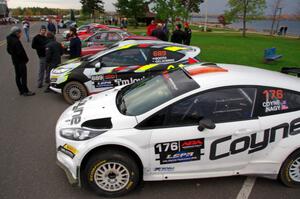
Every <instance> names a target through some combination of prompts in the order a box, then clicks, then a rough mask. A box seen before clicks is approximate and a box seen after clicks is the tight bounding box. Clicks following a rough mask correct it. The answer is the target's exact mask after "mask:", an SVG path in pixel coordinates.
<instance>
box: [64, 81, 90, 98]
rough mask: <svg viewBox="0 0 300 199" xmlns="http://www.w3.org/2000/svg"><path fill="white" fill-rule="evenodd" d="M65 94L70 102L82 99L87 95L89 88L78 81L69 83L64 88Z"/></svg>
mask: <svg viewBox="0 0 300 199" xmlns="http://www.w3.org/2000/svg"><path fill="white" fill-rule="evenodd" d="M63 96H64V98H65V100H66V101H67V102H68V103H69V104H73V103H74V102H76V101H78V100H81V99H83V98H85V97H86V96H87V90H86V88H85V86H84V85H83V84H81V83H80V82H77V81H72V82H69V83H67V84H66V85H65V86H64V88H63Z"/></svg>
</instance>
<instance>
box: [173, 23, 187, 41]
mask: <svg viewBox="0 0 300 199" xmlns="http://www.w3.org/2000/svg"><path fill="white" fill-rule="evenodd" d="M184 40H185V33H184V32H183V31H182V30H181V24H177V25H176V30H175V31H174V32H173V34H172V37H171V42H174V43H178V44H183V41H184Z"/></svg>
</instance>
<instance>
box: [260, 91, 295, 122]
mask: <svg viewBox="0 0 300 199" xmlns="http://www.w3.org/2000/svg"><path fill="white" fill-rule="evenodd" d="M257 109H258V112H259V115H261V116H266V115H273V114H280V113H286V112H290V111H295V110H300V93H297V92H295V91H290V90H285V89H280V88H270V87H262V88H261V89H260V91H259V102H258V107H257Z"/></svg>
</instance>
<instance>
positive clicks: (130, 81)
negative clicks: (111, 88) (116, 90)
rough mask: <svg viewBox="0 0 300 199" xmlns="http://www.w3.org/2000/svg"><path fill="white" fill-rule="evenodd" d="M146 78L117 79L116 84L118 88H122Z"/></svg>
mask: <svg viewBox="0 0 300 199" xmlns="http://www.w3.org/2000/svg"><path fill="white" fill-rule="evenodd" d="M144 78H145V76H143V77H140V78H134V77H130V78H128V79H116V80H115V82H116V84H117V85H118V86H122V85H127V84H133V83H135V82H138V81H141V80H143V79H144Z"/></svg>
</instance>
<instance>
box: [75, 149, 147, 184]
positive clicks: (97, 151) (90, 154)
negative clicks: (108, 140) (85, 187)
mask: <svg viewBox="0 0 300 199" xmlns="http://www.w3.org/2000/svg"><path fill="white" fill-rule="evenodd" d="M105 150H115V151H122V152H124V153H126V154H128V155H130V156H131V157H132V158H133V159H134V161H135V162H136V163H137V166H138V168H139V176H140V179H143V162H142V160H141V158H140V157H139V156H138V155H137V153H135V152H134V151H133V150H131V149H129V148H128V147H125V146H121V145H116V144H109V145H102V146H98V147H96V148H94V149H92V150H91V151H89V152H88V153H87V154H86V155H85V156H84V158H83V159H82V161H81V163H80V175H81V173H82V171H83V170H84V168H85V166H86V164H87V161H88V160H89V158H90V157H91V156H93V155H94V154H97V153H100V152H101V151H105ZM79 177H80V178H81V176H79Z"/></svg>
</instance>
